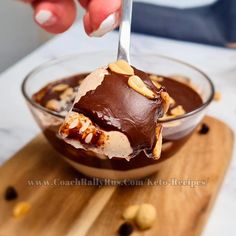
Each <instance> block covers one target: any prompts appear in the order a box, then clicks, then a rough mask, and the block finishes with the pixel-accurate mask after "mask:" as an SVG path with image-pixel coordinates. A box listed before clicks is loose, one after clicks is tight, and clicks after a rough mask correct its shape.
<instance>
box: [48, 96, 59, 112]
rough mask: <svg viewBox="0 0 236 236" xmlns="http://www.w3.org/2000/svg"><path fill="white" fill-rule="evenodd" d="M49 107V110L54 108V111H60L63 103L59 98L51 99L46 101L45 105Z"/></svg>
mask: <svg viewBox="0 0 236 236" xmlns="http://www.w3.org/2000/svg"><path fill="white" fill-rule="evenodd" d="M45 107H46V108H47V109H49V110H53V111H60V109H61V104H60V102H59V101H58V100H56V99H51V100H49V101H48V102H47V103H46V106H45Z"/></svg>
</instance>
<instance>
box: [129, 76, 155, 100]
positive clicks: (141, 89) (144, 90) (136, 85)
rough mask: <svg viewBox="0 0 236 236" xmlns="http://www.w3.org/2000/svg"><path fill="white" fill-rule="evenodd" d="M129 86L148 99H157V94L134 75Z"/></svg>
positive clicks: (130, 78)
mask: <svg viewBox="0 0 236 236" xmlns="http://www.w3.org/2000/svg"><path fill="white" fill-rule="evenodd" d="M128 85H129V86H130V87H131V88H132V89H134V90H135V91H136V92H138V93H140V94H142V95H143V96H145V97H147V98H150V99H155V98H156V94H155V93H154V92H153V91H152V90H150V89H149V88H148V87H147V86H146V84H145V83H144V82H143V81H142V80H141V79H140V78H139V77H138V76H137V75H132V76H130V77H129V80H128Z"/></svg>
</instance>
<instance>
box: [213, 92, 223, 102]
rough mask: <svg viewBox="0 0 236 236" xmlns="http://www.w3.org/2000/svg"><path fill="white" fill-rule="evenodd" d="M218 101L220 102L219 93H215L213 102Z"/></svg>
mask: <svg viewBox="0 0 236 236" xmlns="http://www.w3.org/2000/svg"><path fill="white" fill-rule="evenodd" d="M220 100H221V93H220V92H217V91H216V92H215V94H214V101H216V102H219V101H220Z"/></svg>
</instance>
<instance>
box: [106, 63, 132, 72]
mask: <svg viewBox="0 0 236 236" xmlns="http://www.w3.org/2000/svg"><path fill="white" fill-rule="evenodd" d="M108 67H109V69H110V70H111V71H113V72H116V73H118V74H123V75H134V69H133V68H132V67H131V66H130V65H129V63H128V62H127V61H125V60H118V61H116V62H114V63H110V64H109V65H108Z"/></svg>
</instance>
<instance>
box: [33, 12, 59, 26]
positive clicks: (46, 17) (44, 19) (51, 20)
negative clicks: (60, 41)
mask: <svg viewBox="0 0 236 236" xmlns="http://www.w3.org/2000/svg"><path fill="white" fill-rule="evenodd" d="M35 20H36V22H37V23H38V24H40V25H53V24H55V23H56V16H55V15H54V14H53V13H52V12H51V11H48V10H40V11H39V12H38V13H37V14H36V15H35Z"/></svg>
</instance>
